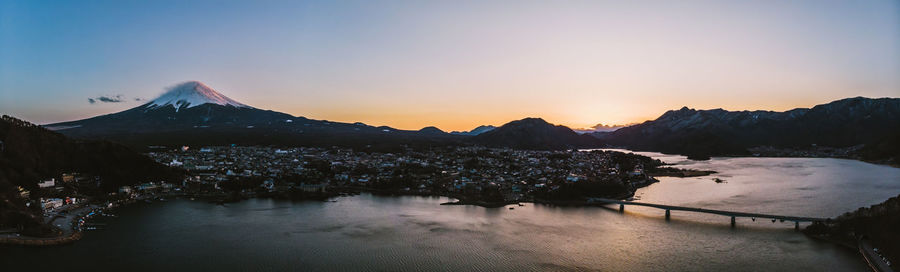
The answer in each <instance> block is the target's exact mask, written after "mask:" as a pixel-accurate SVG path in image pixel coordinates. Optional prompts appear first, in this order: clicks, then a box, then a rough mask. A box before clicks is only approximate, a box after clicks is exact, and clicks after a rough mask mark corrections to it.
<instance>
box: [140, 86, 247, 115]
mask: <svg viewBox="0 0 900 272" xmlns="http://www.w3.org/2000/svg"><path fill="white" fill-rule="evenodd" d="M206 103H212V104H217V105H222V106H234V107H239V108H253V107H250V106H247V105H245V104H243V103H241V102H237V101H235V100H233V99H231V98H228V97H227V96H224V95H222V94H220V93H219V92H216V90H213V88H210V87H209V86H206V84H203V83H202V82H199V81H188V82H185V83H181V84H178V85H176V86H175V87H172V88H169V91H167V92H166V93H164V94H163V95H162V96H160V97H159V98H157V99H154V100H153V101H151V102H150V103H148V105H147V107H148V108H157V107H164V106H167V105H172V106H174V107H175V111H176V112H177V111H178V109H180V108H190V107H196V106H200V105H203V104H206Z"/></svg>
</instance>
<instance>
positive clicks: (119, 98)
mask: <svg viewBox="0 0 900 272" xmlns="http://www.w3.org/2000/svg"><path fill="white" fill-rule="evenodd" d="M97 102H103V103H121V102H125V97H124V96H123V95H121V94H117V95H101V96H98V97H90V98H88V103H91V104H96V103H97Z"/></svg>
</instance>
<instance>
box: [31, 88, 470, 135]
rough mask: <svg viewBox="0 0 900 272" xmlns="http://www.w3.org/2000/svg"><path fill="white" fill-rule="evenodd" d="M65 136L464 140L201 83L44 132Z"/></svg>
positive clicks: (169, 90) (46, 126)
mask: <svg viewBox="0 0 900 272" xmlns="http://www.w3.org/2000/svg"><path fill="white" fill-rule="evenodd" d="M44 127H45V128H47V129H50V130H54V131H56V132H59V133H62V134H64V135H66V136H69V137H73V138H80V139H102V140H110V141H114V142H119V143H123V144H126V145H129V146H132V147H134V148H138V149H144V148H146V147H148V146H156V145H162V146H177V145H227V144H241V145H285V146H296V145H309V146H330V145H344V146H360V145H361V146H380V145H391V146H397V145H400V144H406V145H416V144H435V143H441V144H446V143H448V142H456V141H457V139H459V138H460V136H456V135H449V134H435V133H423V132H419V131H411V130H399V129H394V128H390V127H384V126H381V127H374V126H369V125H366V124H363V123H353V124H350V123H340V122H331V121H325V120H312V119H308V118H305V117H301V116H292V115H290V114H286V113H281V112H276V111H271V110H264V109H258V108H255V107H251V106H248V105H247V104H244V103H241V102H238V101H236V100H233V99H231V98H228V97H227V96H225V95H223V94H221V93H219V92H218V91H216V90H215V89H213V88H211V87H209V86H207V85H206V84H203V83H201V82H198V81H188V82H184V83H181V84H178V85H176V86H174V87H171V88H169V89H168V90H167V91H166V92H165V93H163V94H162V95H161V96H159V97H158V98H156V99H154V100H152V101H150V102H148V103H145V104H143V105H140V106H137V107H135V108H131V109H128V110H125V111H121V112H118V113H112V114H106V115H101V116H96V117H92V118H88V119H83V120H77V121H70V122H62V123H56V124H48V125H45V126H44Z"/></svg>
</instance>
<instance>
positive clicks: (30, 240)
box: [0, 204, 102, 247]
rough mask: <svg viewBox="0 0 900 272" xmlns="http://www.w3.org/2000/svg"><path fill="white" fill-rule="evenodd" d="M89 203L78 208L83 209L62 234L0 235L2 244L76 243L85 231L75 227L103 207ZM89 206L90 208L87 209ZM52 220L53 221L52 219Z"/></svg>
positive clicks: (64, 228)
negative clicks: (46, 235) (47, 235)
mask: <svg viewBox="0 0 900 272" xmlns="http://www.w3.org/2000/svg"><path fill="white" fill-rule="evenodd" d="M91 205H93V204H90V205H87V206H85V207H80V208H77V210H81V211H78V212H77V215H75V216H74V217H72V220H71V221H70V222H68V224H67V225H65V226H63V228H62V229H61V231H62V234H60V235H59V236H55V237H33V236H24V235H19V236H16V237H0V245H2V246H26V247H44V246H59V245H66V244H70V243H74V242H76V241H78V240H81V238H82V237H83V236H84V234H83V231H81V229H80V228H75V227H76V226H78V222H80V221H82V220H83V219H85V217H87V216H88V215H89V214H90V213H92V212H94V211H95V210H97V209H102V208H101V207H99V206H95V207H92V206H91ZM86 208H88V209H86ZM84 209H86V210H84ZM51 222H52V221H51Z"/></svg>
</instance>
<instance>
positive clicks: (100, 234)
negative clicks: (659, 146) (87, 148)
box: [0, 153, 900, 271]
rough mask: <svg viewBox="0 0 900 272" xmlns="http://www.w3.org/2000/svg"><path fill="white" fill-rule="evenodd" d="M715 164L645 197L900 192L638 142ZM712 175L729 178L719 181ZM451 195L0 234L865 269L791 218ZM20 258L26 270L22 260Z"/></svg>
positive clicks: (334, 251) (207, 249)
mask: <svg viewBox="0 0 900 272" xmlns="http://www.w3.org/2000/svg"><path fill="white" fill-rule="evenodd" d="M642 154H645V155H650V156H652V157H655V158H659V159H662V160H664V161H666V162H669V163H675V164H678V165H679V167H686V168H695V169H703V170H715V171H719V174H716V175H714V176H709V177H701V178H683V179H682V178H661V182H659V183H656V184H653V185H651V186H649V187H646V188H643V189H641V190H639V191H638V192H637V196H638V197H639V198H640V200H639V201H644V202H652V203H663V204H673V205H684V206H692V207H704V208H711V209H727V210H737V211H747V212H760V213H774V214H785V215H798V216H815V217H833V216H837V215H840V214H841V213H844V212H847V211H851V210H854V209H856V208H858V207H861V206H867V205H871V204H875V203H879V202H882V201H884V200H886V199H887V198H890V197H892V196H896V195H897V194H900V169H896V168H891V167H886V166H880V165H873V164H868V163H863V162H859V161H851V160H839V159H808V158H714V159H712V160H709V161H702V162H696V161H688V160H686V159H685V158H684V157H681V156H668V155H663V154H659V153H642ZM713 177H719V178H721V179H724V180H726V182H725V183H715V182H713V181H712V178H713ZM449 200H450V199H447V198H442V197H380V196H373V195H368V194H363V195H359V196H353V197H341V198H336V199H335V201H334V202H296V203H294V202H290V201H276V200H268V199H252V200H248V201H243V202H240V203H233V204H228V205H225V206H216V205H212V204H209V203H206V202H202V201H189V200H172V201H167V202H156V203H152V204H143V203H142V204H136V205H133V206H128V207H124V208H121V209H119V210H117V211H116V213H117V214H118V215H119V217H117V218H109V219H105V220H104V222H105V223H107V224H108V225H107V226H106V228H105V229H104V230H99V231H91V232H87V233H86V235H85V238H84V239H83V240H82V241H79V242H78V243H75V244H72V245H68V246H63V247H54V248H8V247H3V248H0V251H2V254H0V260H2V262H0V263H2V264H0V267H8V265H10V264H12V265H13V267H15V266H16V264H22V263H27V264H29V265H28V266H22V267H20V268H21V269H25V268H40V269H41V270H50V269H76V270H87V269H94V268H99V269H103V270H132V271H133V270H138V271H161V270H180V271H183V270H204V271H208V270H222V271H233V270H278V271H285V270H313V271H316V270H319V271H322V270H326V271H346V270H381V271H397V270H405V271H423V270H427V271H431V270H444V271H449V270H463V271H471V270H489V271H522V270H579V271H580V270H602V271H625V270H629V271H706V270H729V271H760V270H763V271H866V270H867V267H866V266H865V264H864V263H863V261H862V259H861V258H860V257H858V256H857V254H856V253H855V252H854V251H853V250H850V249H845V248H842V247H838V246H835V245H832V244H828V243H824V242H819V241H816V240H811V239H809V238H807V237H805V236H803V235H802V234H800V233H798V232H795V231H794V230H793V223H789V222H785V223H781V222H775V223H773V222H771V221H769V220H756V221H751V220H750V219H738V223H737V228H734V229H732V228H731V227H730V221H729V220H730V218H728V217H723V216H715V215H702V214H693V213H687V212H677V211H676V212H672V220H671V221H665V220H664V219H663V214H664V211H662V210H655V209H650V208H640V207H627V208H626V213H624V214H620V213H618V211H617V208H618V207H611V208H601V207H553V206H544V205H533V204H526V206H524V207H516V208H515V210H509V209H507V208H499V209H486V208H481V207H472V206H440V205H439V204H440V203H442V202H446V201H449ZM13 271H22V270H13Z"/></svg>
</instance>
